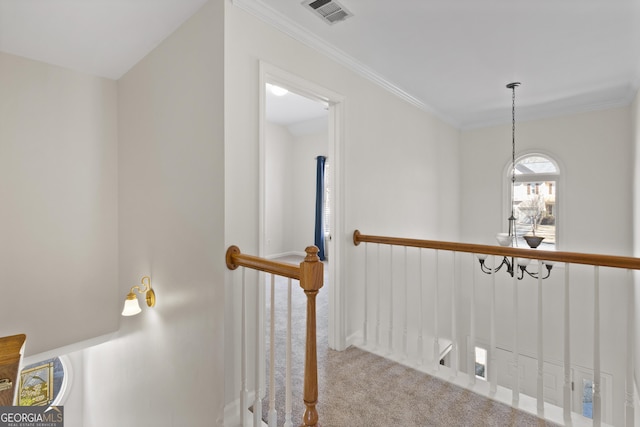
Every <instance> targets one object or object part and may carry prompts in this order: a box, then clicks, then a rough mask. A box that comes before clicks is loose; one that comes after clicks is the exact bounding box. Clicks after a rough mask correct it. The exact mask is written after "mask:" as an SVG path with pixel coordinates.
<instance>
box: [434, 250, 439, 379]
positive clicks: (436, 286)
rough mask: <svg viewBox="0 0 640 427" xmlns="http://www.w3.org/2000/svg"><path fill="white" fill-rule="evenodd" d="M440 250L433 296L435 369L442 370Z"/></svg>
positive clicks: (435, 269) (435, 271)
mask: <svg viewBox="0 0 640 427" xmlns="http://www.w3.org/2000/svg"><path fill="white" fill-rule="evenodd" d="M438 254H439V252H438V250H437V249H436V254H435V257H436V265H435V268H434V269H433V270H434V274H435V281H434V284H435V285H434V286H435V289H434V296H433V307H432V308H433V364H434V367H433V369H434V371H438V370H440V341H439V338H438V306H439V304H438V299H439V296H438V282H439V281H440V274H439V273H438V270H439V264H440V263H439V262H438Z"/></svg>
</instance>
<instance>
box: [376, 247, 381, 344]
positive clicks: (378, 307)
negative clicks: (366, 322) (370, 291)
mask: <svg viewBox="0 0 640 427" xmlns="http://www.w3.org/2000/svg"><path fill="white" fill-rule="evenodd" d="M376 257H377V260H376V268H377V270H378V273H377V274H376V277H377V278H378V280H377V281H376V284H377V285H378V286H377V288H378V289H377V290H376V291H377V292H376V345H375V349H378V348H380V334H381V333H382V330H381V329H380V328H381V326H380V325H381V324H380V322H381V320H380V319H381V317H382V316H381V313H382V299H381V298H380V294H382V278H381V275H380V245H379V244H378V245H376Z"/></svg>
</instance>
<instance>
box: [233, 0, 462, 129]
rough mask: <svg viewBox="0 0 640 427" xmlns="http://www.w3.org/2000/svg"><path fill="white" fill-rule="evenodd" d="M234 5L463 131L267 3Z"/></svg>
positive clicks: (251, 0) (241, 0)
mask: <svg viewBox="0 0 640 427" xmlns="http://www.w3.org/2000/svg"><path fill="white" fill-rule="evenodd" d="M231 3H232V4H233V5H234V6H237V7H238V8H240V9H242V10H244V11H246V12H248V13H250V14H252V15H253V16H255V17H256V18H258V19H260V20H261V21H263V22H265V23H267V24H269V25H271V26H272V27H274V28H276V29H278V30H280V31H282V32H283V33H285V34H287V35H288V36H290V37H292V38H293V39H295V40H297V41H299V42H301V43H302V44H304V45H306V46H308V47H311V48H312V49H315V50H317V51H319V52H320V53H322V54H324V55H326V56H328V57H329V58H331V59H333V60H334V61H336V62H337V63H339V64H340V65H343V66H344V67H346V68H348V69H349V70H351V71H353V72H355V73H356V74H358V75H360V76H362V77H364V78H366V79H368V80H369V81H371V82H373V83H375V84H376V85H378V86H380V87H381V88H383V89H385V90H387V91H388V92H391V93H393V94H394V95H396V96H398V97H399V98H401V99H403V100H404V101H406V102H408V103H409V104H411V105H413V106H415V107H417V108H419V109H421V110H423V111H425V112H428V113H431V114H433V115H434V116H436V117H437V118H439V119H440V120H442V121H444V122H445V123H448V124H450V125H452V126H455V127H459V124H458V123H456V122H455V121H454V120H452V119H451V118H450V117H446V116H445V115H443V114H441V113H440V112H438V111H437V110H435V109H434V108H433V107H431V106H430V105H428V104H427V103H425V102H424V101H422V100H420V99H418V98H416V97H415V96H413V95H411V94H410V93H409V92H407V91H405V90H404V89H402V88H400V87H399V86H397V85H395V84H394V83H392V82H390V81H389V80H387V79H386V78H384V77H383V76H381V75H380V74H378V73H376V72H375V71H374V70H372V69H371V68H369V67H367V66H366V65H364V64H362V63H361V62H359V61H357V60H356V59H355V58H353V57H352V56H350V55H348V54H347V53H345V52H343V51H342V50H340V49H338V48H336V47H335V46H332V45H329V44H328V43H326V42H323V41H321V39H320V38H319V37H314V36H313V34H312V33H310V32H309V30H308V29H307V28H304V27H302V26H301V25H299V24H298V23H296V22H294V21H292V20H291V19H289V18H288V17H286V16H285V15H283V14H282V13H280V12H278V11H277V10H275V9H273V8H272V7H270V6H267V5H265V4H264V2H262V1H260V0H231Z"/></svg>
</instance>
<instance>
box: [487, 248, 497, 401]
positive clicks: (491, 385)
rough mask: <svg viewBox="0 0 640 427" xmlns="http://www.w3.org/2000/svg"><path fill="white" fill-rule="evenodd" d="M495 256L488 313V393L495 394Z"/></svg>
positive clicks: (492, 266)
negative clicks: (489, 311)
mask: <svg viewBox="0 0 640 427" xmlns="http://www.w3.org/2000/svg"><path fill="white" fill-rule="evenodd" d="M495 269H496V256H495V255H494V256H492V257H491V313H490V316H491V318H490V322H491V323H490V328H491V331H490V334H491V335H490V343H489V344H490V347H491V351H490V352H489V361H488V362H489V366H488V371H489V372H488V374H489V378H488V379H489V393H491V394H495V393H496V391H497V389H498V384H497V380H498V364H497V363H496V351H497V350H496V272H495Z"/></svg>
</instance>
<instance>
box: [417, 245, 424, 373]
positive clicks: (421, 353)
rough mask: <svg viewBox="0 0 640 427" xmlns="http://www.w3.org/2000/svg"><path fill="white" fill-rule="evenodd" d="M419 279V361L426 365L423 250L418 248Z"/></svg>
mask: <svg viewBox="0 0 640 427" xmlns="http://www.w3.org/2000/svg"><path fill="white" fill-rule="evenodd" d="M418 277H419V280H420V282H419V287H418V293H419V299H418V361H419V364H420V365H424V348H423V345H424V338H423V335H424V325H423V320H422V287H423V285H424V283H423V281H424V280H423V277H422V248H418Z"/></svg>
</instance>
